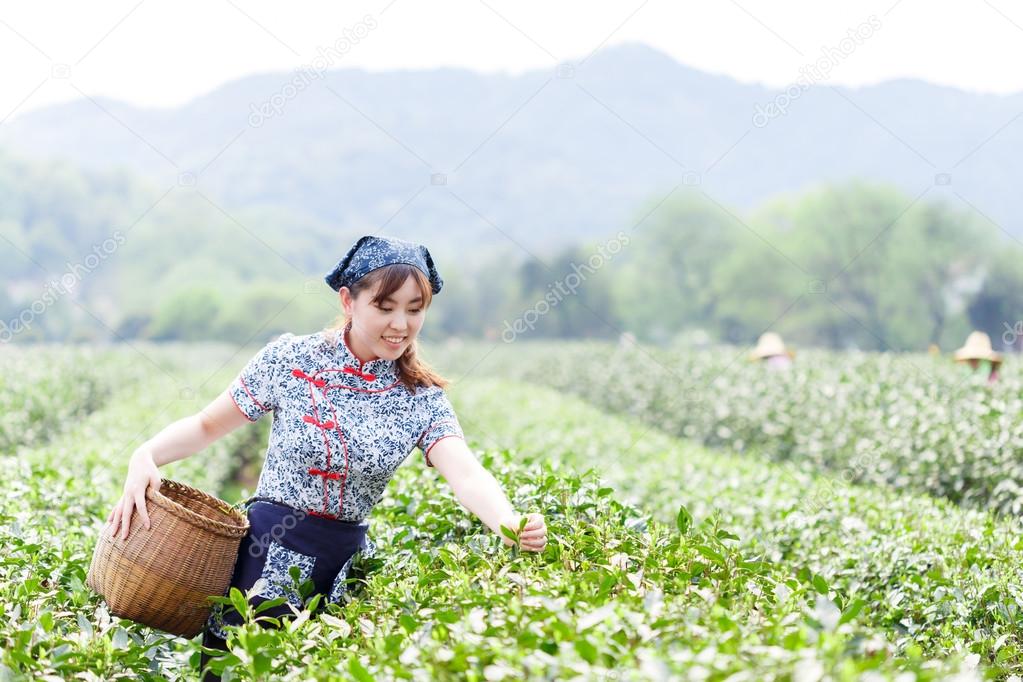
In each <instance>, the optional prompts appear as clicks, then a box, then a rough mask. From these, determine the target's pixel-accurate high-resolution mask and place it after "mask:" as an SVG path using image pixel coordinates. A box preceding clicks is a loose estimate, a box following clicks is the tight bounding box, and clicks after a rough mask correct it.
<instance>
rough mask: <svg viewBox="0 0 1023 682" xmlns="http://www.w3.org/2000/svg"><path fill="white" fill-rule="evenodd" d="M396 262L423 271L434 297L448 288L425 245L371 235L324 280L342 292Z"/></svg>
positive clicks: (347, 254)
mask: <svg viewBox="0 0 1023 682" xmlns="http://www.w3.org/2000/svg"><path fill="white" fill-rule="evenodd" d="M395 263H405V264H408V265H414V266H415V267H417V268H419V269H420V270H421V271H422V273H423V274H424V275H426V276H427V277H429V278H430V290H431V291H432V292H433V293H434V294H436V293H438V292H440V288H441V287H442V286H444V280H443V279H441V277H440V274H438V273H437V267H436V266H435V265H434V264H433V258H432V257H431V256H430V252H429V251H428V250H427V248H426V247H425V246H423V245H422V244H414V243H412V242H407V241H405V240H404V239H396V238H394V237H377V236H375V235H371V234H370V235H366V236H365V237H361V238H360V239H359V241H357V242H355V245H354V246H352V248H350V249H348V253H346V254H345V257H344V258H342V259H341V261H340V262H339V263H338V264H337V265H336V266H335V267H334V269H333V270H331V272H330V274H329V275H327V276H326V277H324V280H325V281H326V282H327V284H328V285H329V286H330V288H331V289H333V290H334V291H340V290H341V287H348V288H351V286H352V285H353V284H355V283H356V282H357V281H358V280H360V279H362V277H363V276H364V275H366V274H368V273H369V272H371V271H373V270H376V269H377V268H382V267H384V266H385V265H393V264H395Z"/></svg>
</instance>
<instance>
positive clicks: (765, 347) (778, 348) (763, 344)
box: [750, 332, 792, 360]
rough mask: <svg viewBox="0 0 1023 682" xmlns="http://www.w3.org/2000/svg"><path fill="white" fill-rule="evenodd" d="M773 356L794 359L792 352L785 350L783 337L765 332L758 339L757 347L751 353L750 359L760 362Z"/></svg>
mask: <svg viewBox="0 0 1023 682" xmlns="http://www.w3.org/2000/svg"><path fill="white" fill-rule="evenodd" d="M772 355H788V356H789V357H792V351H790V350H788V349H787V348H785V342H784V341H782V340H781V336H779V335H778V334H775V333H774V332H764V333H763V334H761V335H760V338H759V339H757V347H756V348H754V349H753V352H752V353H750V359H751V360H760V359H762V358H769V357H771V356H772Z"/></svg>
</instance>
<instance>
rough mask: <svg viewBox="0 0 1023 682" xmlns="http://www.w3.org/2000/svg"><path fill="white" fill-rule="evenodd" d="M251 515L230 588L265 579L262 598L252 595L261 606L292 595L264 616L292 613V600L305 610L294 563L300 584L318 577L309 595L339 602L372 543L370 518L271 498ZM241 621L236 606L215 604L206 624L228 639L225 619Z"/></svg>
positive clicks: (256, 503)
mask: <svg viewBox="0 0 1023 682" xmlns="http://www.w3.org/2000/svg"><path fill="white" fill-rule="evenodd" d="M246 513H247V515H248V518H249V526H250V527H249V532H248V534H247V535H246V536H245V537H244V538H242V541H241V546H240V547H239V548H238V561H237V562H236V563H235V568H234V576H233V577H232V578H231V586H230V587H237V588H238V589H239V590H241V591H242V593H243V594H244V593H245V592H246V591H247V590H249V589H251V588H252V586H253V585H255V584H256V581H257V580H260V579H262V581H263V587H262V589H261V591H260V593H259V596H253V598H252V600H251V601H250V603H251V604H253V605H258V604H261V603H263V602H264V601H267V600H269V599H273V598H276V597H285V598H286V599H287V602H286V603H283V604H281V605H280V606H275V607H273V608H270V609H267V610H266V611H263V612H262V613H260V615H261V616H273V617H275V618H279V617H281V616H285V615H292V614H293V611H292V610H291V609H290V608H288V604H289V603H290V604H293V605H294V606H295V607H296V608H297V609H298V610H301V609H302V605H303V601H304V600H303V598H302V597H301V595H300V594H299V593H298V590H297V589H296V588H295V583H294V581H293V579H292V577H291V575H290V574H289V569H290V568H291V567H292V566H297V567H298V569H299V573H300V577H299V583H302V582H304V581H305V580H309V579H311V580H312V581H313V586H314V589H313V592H312V593H310V594H309V595H308V596H312V594H315V593H319V594H322V595H323V598H322V599H321V601H320V603H321V604H323V603H329V602H338V601H339V600H340V597H341V595H342V593H343V592H344V590H345V584H344V581H345V579H346V578H347V577H348V570H349V568H350V567H351V564H352V560H353V559H354V558H355V555H356V554H357V553H358V552H360V551H362V550H365V549H369V548H371V547H372V543H371V542H369V540H368V537H367V535H366V531H367V530H368V528H369V524H368V523H366V522H361V523H354V522H351V521H340V520H336V519H330V518H326V517H322V516H315V515H312V514H309V513H308V512H304V511H302V510H299V509H294V508H293V507H290V506H287V505H285V504H282V503H280V502H277V501H274V500H268V499H266V498H254V500H250V503H249V505H248V507H247V509H246ZM230 587H229V588H228V591H230ZM241 622H242V621H241V617H240V615H239V614H238V612H237V611H236V610H235V609H234V608H233V607H231V606H222V607H221V605H219V604H218V605H214V608H213V613H212V614H211V615H210V619H209V620H208V621H207V624H206V628H207V631H208V632H210V633H211V634H214V635H216V636H217V637H220V638H223V637H224V636H225V633H224V631H223V628H222V627H221V625H222V623H226V624H230V625H240V624H241Z"/></svg>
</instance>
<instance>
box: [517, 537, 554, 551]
mask: <svg viewBox="0 0 1023 682" xmlns="http://www.w3.org/2000/svg"><path fill="white" fill-rule="evenodd" d="M546 546H547V538H543V539H540V540H533V541H530V542H521V543H519V547H520V548H522V549H523V550H525V551H527V552H542V551H543V549H544V547H546Z"/></svg>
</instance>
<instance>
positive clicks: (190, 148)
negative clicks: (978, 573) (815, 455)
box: [0, 44, 1023, 255]
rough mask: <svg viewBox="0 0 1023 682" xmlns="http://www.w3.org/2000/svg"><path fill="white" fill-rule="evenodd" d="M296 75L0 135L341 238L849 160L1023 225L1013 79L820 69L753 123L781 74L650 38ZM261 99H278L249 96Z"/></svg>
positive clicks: (498, 221) (475, 243)
mask: <svg viewBox="0 0 1023 682" xmlns="http://www.w3.org/2000/svg"><path fill="white" fill-rule="evenodd" d="M296 73H297V72H296ZM296 73H275V74H265V75H259V76H250V77H246V78H243V79H240V80H237V81H234V82H232V83H229V84H227V85H224V86H223V87H220V88H218V89H216V90H214V91H213V92H210V93H209V94H207V95H204V96H202V97H199V98H197V99H195V100H193V101H191V102H189V103H188V104H186V105H184V106H182V107H179V108H175V109H161V110H152V109H139V108H136V107H132V106H129V105H127V104H124V103H120V102H116V101H110V100H100V99H96V100H95V101H89V100H87V99H83V100H81V101H76V102H73V103H69V104H63V105H57V106H52V107H49V108H47V109H43V110H39V111H35V112H29V113H27V114H25V115H22V116H20V117H18V118H16V119H14V120H12V121H9V122H8V123H7V124H5V125H4V126H2V127H0V146H6V147H9V148H11V149H13V150H16V151H17V152H19V153H21V154H23V155H25V156H27V157H30V158H39V157H44V158H49V157H63V158H66V159H68V160H71V161H72V162H73V163H75V164H77V165H80V166H83V167H86V168H92V169H104V170H106V169H111V168H114V167H117V166H124V167H127V168H128V169H129V170H131V171H133V172H135V173H137V174H139V175H142V176H146V177H147V178H148V179H149V180H151V181H152V182H154V183H155V184H156V185H157V186H160V187H165V188H166V187H170V186H172V185H174V184H175V183H177V182H178V181H179V177H180V178H181V179H182V181H183V182H184V184H185V185H186V186H187V185H188V184H189V183H190V182H191V176H189V175H188V173H194V174H197V175H198V180H197V186H198V187H199V188H200V189H202V190H203V191H204V193H206V194H207V195H208V196H210V197H215V198H216V200H217V201H218V202H220V203H222V205H223V206H224V207H225V208H226V209H227V210H231V209H232V208H233V207H237V208H241V207H246V208H248V209H256V210H258V209H259V208H260V207H261V206H265V207H267V208H270V207H273V208H274V209H275V210H276V211H280V210H283V211H284V213H285V214H286V215H292V216H294V217H295V220H296V222H299V221H313V222H319V223H323V224H325V225H327V226H334V227H336V229H337V231H338V233H339V234H345V235H350V234H358V233H359V232H361V231H367V232H369V231H373V232H385V233H388V234H393V235H397V236H407V237H413V238H419V239H423V240H429V241H430V242H431V243H435V244H438V245H439V246H440V245H458V246H460V247H463V248H481V247H484V246H498V245H501V246H507V245H508V244H511V243H517V244H520V245H521V246H522V247H523V249H525V250H527V251H529V252H532V253H536V254H537V255H540V254H541V253H542V252H544V251H545V250H547V251H549V250H550V249H554V248H557V247H559V246H562V245H565V244H568V243H571V242H576V241H578V240H580V239H582V238H590V239H592V238H595V237H598V236H600V235H602V234H607V233H610V232H613V231H614V230H617V229H620V228H622V227H623V226H628V225H631V223H632V222H633V221H635V220H636V219H638V216H637V210H638V207H639V206H640V205H641V204H642V203H643V202H644V201H650V200H651V199H653V200H655V201H656V200H657V199H658V198H659V197H661V196H663V195H665V194H666V193H667V192H668V191H669V190H670V189H671V188H673V187H674V186H676V185H677V184H678V183H680V182H682V181H683V179H684V178H688V180H689V181H690V182H699V183H700V184H701V185H702V187H703V188H704V189H705V190H706V191H707V192H708V193H709V194H710V195H711V196H713V197H714V198H715V199H716V200H718V201H720V202H721V203H723V204H727V205H731V206H737V207H739V208H744V207H751V206H753V205H755V204H758V203H760V202H762V201H763V200H764V199H766V198H768V197H770V196H772V195H775V194H778V193H783V192H791V191H796V190H801V189H804V188H806V187H807V186H810V185H816V184H818V183H821V182H828V181H840V180H845V179H848V178H851V177H863V178H868V179H872V180H879V181H889V182H892V183H894V184H896V185H898V186H899V187H901V188H903V189H904V190H905V191H906V192H907V193H909V194H910V196H917V195H918V194H920V193H921V192H923V191H925V190H926V189H928V188H930V192H929V196H931V197H935V196H937V195H939V194H945V195H947V196H948V199H949V200H950V202H951V203H954V204H959V205H960V206H966V205H967V204H965V203H964V201H968V202H969V203H970V204H972V205H973V206H975V207H976V208H977V209H979V210H980V211H982V212H983V213H984V214H985V215H986V216H988V217H989V218H990V219H991V220H994V221H996V222H998V223H999V224H1000V225H1001V226H1002V227H1004V228H1005V229H1006V230H1008V231H1010V232H1012V233H1014V234H1015V235H1018V236H1023V218H1021V216H1023V193H1020V192H1019V191H1018V189H1017V187H1016V186H1015V185H1016V184H1017V182H1018V178H1019V177H1021V175H1023V173H1021V171H1023V160H1021V159H1020V157H1019V155H1018V154H1016V153H1013V151H1012V150H1019V149H1021V148H1023V121H1021V120H1019V118H1023V117H1020V112H1021V111H1023V94H1016V95H1011V96H996V95H985V94H976V93H969V92H963V91H959V90H955V89H952V88H945V87H938V86H934V85H930V84H927V83H923V82H919V81H913V80H897V81H890V82H886V83H882V84H880V85H876V86H873V87H866V88H859V89H849V88H840V87H832V86H830V85H828V84H827V83H826V82H825V83H821V84H818V85H816V86H814V87H812V88H810V89H809V90H807V91H805V92H803V93H802V94H801V96H798V97H796V98H795V99H793V100H791V101H790V102H789V103H788V107H787V113H786V114H785V115H781V116H777V117H775V118H767V117H766V116H764V115H761V116H760V117H759V119H758V120H757V124H763V123H766V125H755V124H754V118H755V114H756V113H757V112H758V111H764V110H765V109H766V108H767V106H768V105H769V104H770V103H772V102H775V101H776V99H777V98H778V97H779V95H781V94H782V91H775V90H770V89H767V88H764V87H761V86H757V85H749V84H743V83H739V82H737V81H735V80H733V79H731V78H728V77H724V76H716V75H710V74H706V73H703V72H700V71H697V70H694V69H691V68H688V67H686V66H683V65H681V64H679V63H677V62H675V61H674V60H673V59H672V58H670V57H669V56H667V55H665V54H663V53H661V52H658V51H657V50H654V49H651V48H649V47H646V46H643V45H639V44H625V45H620V46H616V47H610V48H606V49H604V50H601V51H600V52H598V53H597V54H595V55H593V56H592V57H591V58H590V59H588V60H586V62H585V64H584V65H582V66H574V67H571V66H567V65H566V66H562V67H559V68H552V69H549V70H542V71H533V72H529V73H525V74H523V75H520V76H509V75H483V74H478V73H473V72H470V71H466V70H462V69H435V70H428V71H408V70H402V71H392V72H385V73H370V72H366V71H363V70H361V69H337V70H332V71H328V72H325V73H323V74H321V77H319V78H311V79H309V84H308V87H303V88H301V89H297V90H293V89H291V86H289V85H288V84H289V83H290V82H291V81H293V79H296V78H297V76H296ZM264 103H271V105H272V106H276V109H274V108H269V109H268V108H264V109H263V113H261V114H260V113H254V112H259V111H260V107H261V105H263V104H264ZM686 173H689V174H690V175H688V176H687V175H686ZM182 174H185V175H182ZM439 183H446V184H439ZM957 194H958V195H959V196H957Z"/></svg>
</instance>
